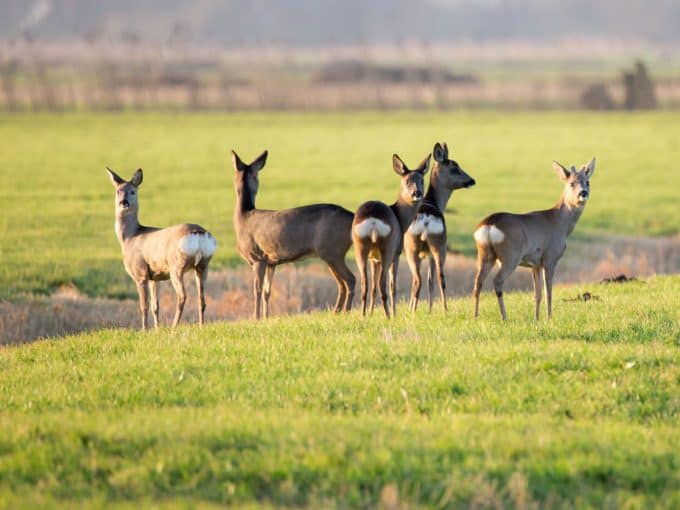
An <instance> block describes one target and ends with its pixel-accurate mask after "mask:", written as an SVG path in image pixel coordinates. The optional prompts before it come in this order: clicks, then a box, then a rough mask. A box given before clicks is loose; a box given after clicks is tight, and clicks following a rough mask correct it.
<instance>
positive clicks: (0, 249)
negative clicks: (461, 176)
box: [0, 112, 680, 299]
mask: <svg viewBox="0 0 680 510" xmlns="http://www.w3.org/2000/svg"><path fill="white" fill-rule="evenodd" d="M678 126H680V123H678V115H677V114H671V113H653V114H621V113H617V114H584V113H568V114H566V113H517V114H497V113H465V112H463V113H459V112H452V113H448V114H446V113H432V112H402V113H361V114H306V115H300V114H195V115H187V114H181V115H179V114H177V115H175V114H172V113H167V114H158V113H149V114H139V113H125V114H64V115H38V114H25V115H11V114H0V168H2V170H1V171H0V200H1V201H2V214H1V215H0V257H1V259H2V264H0V298H3V299H17V298H20V297H21V296H24V295H27V294H44V293H49V292H51V291H53V290H54V289H55V288H57V287H59V286H60V285H62V284H70V283H72V284H75V285H76V286H77V287H78V288H79V289H80V290H81V291H83V292H85V293H86V294H88V295H91V296H113V297H121V296H134V288H133V285H132V283H131V282H130V281H129V278H128V277H127V276H126V275H125V273H124V270H123V267H122V263H121V261H120V252H119V247H118V245H117V242H116V239H115V235H114V232H113V200H112V198H113V194H112V190H111V185H110V184H109V182H108V179H107V177H106V175H105V172H104V167H105V166H106V165H109V166H111V167H112V168H113V169H115V170H117V171H118V172H119V173H121V174H122V175H124V176H126V177H129V176H130V175H131V173H132V172H133V170H134V169H136V168H137V167H142V168H144V170H145V180H144V184H143V185H142V188H141V220H142V222H143V223H146V224H150V225H158V226H163V225H169V224H172V223H177V222H182V221H194V222H199V223H201V224H203V225H204V226H205V227H207V228H209V229H210V230H212V231H213V233H214V234H215V235H216V237H217V238H218V241H219V248H218V253H217V256H216V260H215V261H214V263H213V267H220V266H221V267H225V266H231V265H234V264H237V263H240V262H239V261H240V259H239V257H238V254H237V253H236V251H235V246H234V233H233V228H232V222H231V217H232V210H233V204H234V192H233V187H232V186H233V185H232V172H233V169H232V167H231V163H230V161H229V157H228V155H229V150H230V149H231V148H236V149H237V150H238V151H239V152H240V154H241V155H242V156H243V157H244V159H249V158H253V157H255V156H256V155H257V154H259V153H260V151H261V150H262V149H264V148H268V149H269V150H270V154H271V156H270V160H269V163H268V166H267V167H266V169H265V171H264V173H263V174H262V178H261V187H260V195H259V198H258V206H260V207H262V208H283V207H292V206H296V205H302V204H306V203H312V202H325V201H327V202H335V203H339V204H342V205H344V206H346V207H348V208H351V209H354V208H355V207H356V206H357V205H359V204H360V203H361V202H363V201H365V200H368V199H376V198H377V199H382V200H385V201H390V202H391V201H393V200H394V198H395V196H396V190H397V186H398V180H397V178H396V176H394V174H393V173H392V171H391V167H390V157H391V154H392V153H393V152H398V153H399V154H400V155H401V156H402V157H403V158H404V159H405V161H406V162H407V163H408V164H415V163H416V162H418V161H420V159H422V157H424V156H425V155H426V154H427V153H428V151H429V150H431V148H432V145H433V143H434V141H436V140H445V141H447V142H448V144H449V146H450V147H451V148H452V149H453V154H454V157H456V158H457V159H458V161H459V162H460V163H461V165H462V166H463V167H464V168H465V169H466V170H468V171H469V173H470V174H472V175H473V176H474V177H475V178H476V179H477V182H478V185H477V186H476V187H475V188H472V189H470V190H465V191H461V192H459V193H457V194H455V196H454V198H453V201H452V202H451V204H450V205H451V208H452V211H450V212H449V214H448V222H449V237H450V244H451V246H452V247H453V248H456V249H459V250H462V251H463V252H464V253H468V254H469V253H471V252H472V251H473V249H474V245H473V242H472V238H471V235H470V233H471V232H472V230H473V229H474V226H475V224H476V223H477V222H478V221H479V220H481V219H482V218H483V217H484V216H486V215H487V214H489V213H491V212H494V211H497V210H512V211H526V210H532V209H536V208H545V207H549V206H551V205H552V204H553V203H554V202H555V201H556V200H557V197H558V195H559V193H560V189H561V188H560V183H559V182H558V180H557V178H556V177H555V176H554V174H553V172H552V170H551V167H550V161H551V160H552V159H557V160H560V161H561V162H563V163H565V164H570V163H572V162H573V163H581V162H585V161H587V160H588V159H589V158H590V157H591V156H592V155H595V156H597V157H598V167H597V171H596V176H595V178H594V180H593V189H592V192H593V198H592V202H591V203H590V204H589V205H588V209H587V210H586V212H585V214H584V217H583V219H582V220H581V223H580V225H579V227H578V229H577V232H576V235H594V236H601V235H607V234H610V233H616V234H627V235H640V234H644V235H654V236H656V235H664V234H674V233H677V232H678V225H680V209H678V208H677V203H676V202H677V185H678V182H679V180H678V175H677V172H676V168H675V167H676V163H677V161H678V159H680V147H679V146H678V144H677V139H678V135H679V134H680V127H678ZM350 256H351V254H350Z"/></svg>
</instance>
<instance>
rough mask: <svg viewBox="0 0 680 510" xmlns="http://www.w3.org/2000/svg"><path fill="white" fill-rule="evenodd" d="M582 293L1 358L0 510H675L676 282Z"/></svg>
mask: <svg viewBox="0 0 680 510" xmlns="http://www.w3.org/2000/svg"><path fill="white" fill-rule="evenodd" d="M586 290H589V291H592V292H593V293H594V294H596V295H597V296H598V298H599V299H595V300H591V301H588V302H582V301H568V300H565V299H564V298H563V297H564V295H565V294H566V292H565V289H559V295H560V296H562V297H561V298H560V299H559V302H557V304H556V316H555V318H554V320H553V321H552V322H539V323H536V322H533V321H532V320H530V317H531V314H532V296H531V295H529V294H522V293H515V294H510V295H509V297H508V306H509V311H510V320H509V321H508V323H507V324H501V323H500V321H499V320H498V318H497V310H496V307H495V300H494V299H493V298H492V297H491V296H490V295H488V294H487V295H485V299H484V300H483V303H482V305H483V306H482V317H481V318H480V320H478V321H472V320H470V319H469V312H470V309H469V300H468V299H465V300H462V299H456V300H452V303H451V304H452V306H451V311H450V313H448V314H444V313H442V312H441V311H439V310H436V311H435V312H433V314H432V315H427V313H426V312H425V311H419V313H418V314H417V315H416V316H415V317H414V316H411V315H410V314H407V313H405V312H406V310H405V307H400V310H399V312H400V314H399V316H398V317H397V319H396V320H395V321H394V322H389V323H388V322H386V321H385V320H384V319H383V318H382V317H381V316H380V315H377V316H375V317H373V318H371V319H369V320H366V321H364V320H361V317H360V316H359V314H358V312H357V311H353V312H352V313H351V314H350V315H349V316H345V315H342V316H336V315H332V314H328V313H326V312H318V313H312V314H308V315H298V316H295V317H281V318H274V319H272V320H269V321H267V322H262V323H255V322H252V321H239V322H233V323H213V324H210V325H208V326H206V327H204V328H203V329H199V328H197V327H195V326H194V327H187V326H182V327H180V328H179V329H177V330H176V331H170V330H168V329H162V330H160V331H158V332H151V333H148V334H140V333H139V332H138V331H134V330H123V329H118V330H104V331H99V332H93V333H88V334H83V335H80V336H74V337H68V338H63V339H59V340H47V341H42V342H35V343H32V344H28V345H24V346H21V347H16V348H5V349H2V350H0V373H1V374H2V377H0V395H1V398H0V429H1V430H2V434H0V507H6V508H34V507H37V506H39V507H41V508H51V507H58V506H68V507H75V508H102V507H107V506H110V507H112V508H139V507H140V506H144V507H149V508H202V507H204V508H211V507H213V506H216V505H221V504H230V505H233V506H234V507H236V508H255V507H258V508H259V507H268V506H271V507H295V508H372V507H381V508H407V507H408V508H543V507H546V508H628V509H633V508H640V509H642V508H669V509H670V508H677V507H678V505H680V452H679V451H678V448H677V445H678V443H679V442H680V428H678V426H677V424H678V419H679V418H680V394H679V393H678V384H680V354H679V352H680V351H679V348H680V325H679V323H678V312H677V310H678V307H680V277H677V276H669V277H655V278H651V279H649V280H647V281H646V282H634V283H629V284H625V285H615V284H609V285H606V284H591V285H588V286H580V287H574V288H570V289H569V292H570V293H572V292H573V293H582V292H584V291H586ZM426 319H427V320H426Z"/></svg>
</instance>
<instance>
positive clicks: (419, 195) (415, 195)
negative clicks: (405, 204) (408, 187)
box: [413, 191, 423, 200]
mask: <svg viewBox="0 0 680 510" xmlns="http://www.w3.org/2000/svg"><path fill="white" fill-rule="evenodd" d="M422 197H423V192H422V191H414V192H413V198H415V199H416V200H418V199H420V198H422Z"/></svg>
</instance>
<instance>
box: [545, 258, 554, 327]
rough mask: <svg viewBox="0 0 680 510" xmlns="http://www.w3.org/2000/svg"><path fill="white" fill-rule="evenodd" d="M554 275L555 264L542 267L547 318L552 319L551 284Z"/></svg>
mask: <svg viewBox="0 0 680 510" xmlns="http://www.w3.org/2000/svg"><path fill="white" fill-rule="evenodd" d="M554 276H555V266H554V265H552V266H546V267H544V268H543V283H544V285H545V304H546V307H547V310H548V319H552V284H553V277H554Z"/></svg>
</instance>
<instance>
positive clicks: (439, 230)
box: [404, 142, 475, 312]
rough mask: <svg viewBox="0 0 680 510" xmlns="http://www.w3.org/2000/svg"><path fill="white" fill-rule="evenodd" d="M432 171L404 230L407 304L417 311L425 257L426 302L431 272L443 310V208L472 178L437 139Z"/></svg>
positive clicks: (444, 226) (431, 281) (444, 225)
mask: <svg viewBox="0 0 680 510" xmlns="http://www.w3.org/2000/svg"><path fill="white" fill-rule="evenodd" d="M432 159H434V163H433V164H432V171H431V172H430V184H429V185H428V188H427V193H425V198H423V203H422V204H421V205H420V208H419V209H418V213H417V214H416V217H415V219H414V220H413V223H411V225H410V226H409V227H408V230H407V231H406V234H404V252H405V253H406V261H407V262H408V265H409V268H410V270H411V277H412V284H411V299H410V301H409V308H410V310H411V311H412V312H415V311H416V307H417V306H418V298H419V296H420V287H421V281H420V264H421V261H422V260H423V259H424V258H426V257H428V258H429V261H430V265H429V268H428V271H427V288H428V305H429V309H430V310H432V294H433V292H434V275H435V274H436V275H437V283H438V284H439V294H440V295H441V300H442V304H443V306H444V310H446V309H447V308H446V277H445V276H444V264H445V263H446V240H447V237H446V221H445V220H444V210H445V209H446V204H447V203H448V201H449V199H450V198H451V194H452V193H453V191H454V190H457V189H461V188H469V187H470V186H474V185H475V180H474V179H473V178H472V177H470V176H469V175H468V174H467V173H465V171H464V170H463V169H462V168H461V167H460V165H459V164H458V163H457V162H456V161H454V160H452V159H449V148H448V146H447V145H446V143H439V142H437V143H436V144H435V146H434V149H433V150H432Z"/></svg>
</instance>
